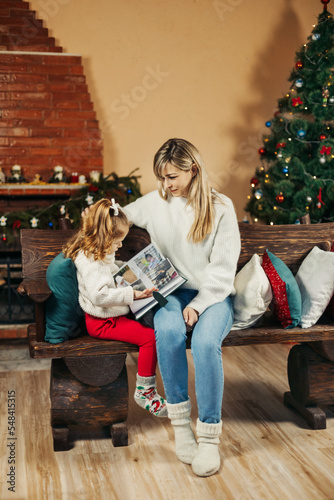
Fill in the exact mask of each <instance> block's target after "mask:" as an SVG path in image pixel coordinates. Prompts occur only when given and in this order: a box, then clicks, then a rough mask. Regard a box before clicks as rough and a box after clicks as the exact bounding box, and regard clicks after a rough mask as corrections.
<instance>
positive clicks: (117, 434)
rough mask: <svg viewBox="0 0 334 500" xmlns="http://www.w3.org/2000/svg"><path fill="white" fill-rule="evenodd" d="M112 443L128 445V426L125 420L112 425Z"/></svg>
mask: <svg viewBox="0 0 334 500" xmlns="http://www.w3.org/2000/svg"><path fill="white" fill-rule="evenodd" d="M110 434H111V439H112V444H113V445H114V446H115V447H118V446H128V444H129V443H128V428H127V425H126V423H125V422H118V423H116V424H112V425H111V426H110Z"/></svg>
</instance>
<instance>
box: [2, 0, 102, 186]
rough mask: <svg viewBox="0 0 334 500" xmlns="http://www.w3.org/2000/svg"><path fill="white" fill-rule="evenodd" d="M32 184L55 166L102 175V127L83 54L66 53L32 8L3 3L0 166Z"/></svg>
mask: <svg viewBox="0 0 334 500" xmlns="http://www.w3.org/2000/svg"><path fill="white" fill-rule="evenodd" d="M14 164H19V165H21V167H22V173H23V176H24V177H25V178H26V179H27V181H28V182H29V181H32V180H33V179H34V175H35V174H36V173H38V174H40V175H41V176H42V180H43V181H48V180H49V178H50V177H51V176H52V173H53V167H54V166H56V165H61V166H63V168H64V171H65V173H66V174H68V175H69V174H70V173H71V172H78V173H79V174H84V175H86V176H88V174H89V172H90V171H91V170H98V171H102V170H103V150H102V139H101V132H100V129H99V124H98V121H97V119H96V113H95V111H94V109H93V104H92V102H91V98H90V94H89V92H88V89H87V85H86V79H85V76H84V69H83V66H82V60H81V57H80V56H79V55H70V54H63V53H62V48H61V47H56V46H55V40H54V38H51V37H49V36H48V30H47V29H46V28H45V27H43V22H42V21H41V20H39V19H36V15H35V12H34V11H31V10H29V3H28V2H24V1H17V0H15V1H5V0H2V1H1V2H0V166H1V167H2V169H3V171H4V172H5V174H6V175H10V169H11V167H12V166H13V165H14Z"/></svg>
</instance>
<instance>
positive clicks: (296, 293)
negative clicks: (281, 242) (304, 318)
mask: <svg viewBox="0 0 334 500" xmlns="http://www.w3.org/2000/svg"><path fill="white" fill-rule="evenodd" d="M262 267H263V269H264V272H265V273H266V275H267V276H268V279H269V281H270V284H271V288H272V291H273V303H274V312H275V315H276V317H277V319H278V320H279V321H280V322H281V323H282V326H283V328H293V327H295V326H297V325H299V323H300V320H301V315H302V297H301V293H300V290H299V286H298V283H297V281H296V279H295V277H294V275H293V274H292V272H291V271H290V269H289V268H288V266H287V265H286V264H285V263H284V262H283V261H282V260H281V259H280V258H279V257H277V256H276V255H274V254H273V253H271V252H269V250H266V251H265V252H264V254H263V259H262Z"/></svg>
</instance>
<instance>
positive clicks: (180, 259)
mask: <svg viewBox="0 0 334 500" xmlns="http://www.w3.org/2000/svg"><path fill="white" fill-rule="evenodd" d="M219 197H220V200H221V201H222V203H220V202H219V201H216V202H215V203H214V208H215V218H214V227H213V231H212V233H211V234H209V235H208V236H207V237H206V238H205V240H204V241H202V242H201V243H192V242H190V241H189V240H188V239H187V235H188V232H189V229H190V227H191V225H192V222H193V218H194V213H193V209H192V208H191V207H190V206H187V205H186V204H187V199H186V198H182V197H175V198H173V197H169V198H168V200H167V201H165V200H163V199H162V198H161V196H160V195H159V193H158V191H152V192H151V193H149V194H147V195H145V196H143V197H141V198H138V199H137V200H136V201H134V202H133V203H130V204H129V205H127V206H126V207H125V208H124V211H125V213H126V215H127V216H128V218H129V219H130V220H131V221H132V222H133V223H134V224H135V225H137V226H139V227H142V228H145V229H146V230H147V231H148V232H149V234H150V236H151V239H152V242H153V243H154V244H155V245H156V246H157V247H158V248H159V249H160V251H161V252H162V254H163V255H164V256H165V257H168V258H169V259H170V260H171V262H172V263H173V264H174V266H175V267H176V269H177V270H178V271H179V273H180V274H181V275H182V276H184V277H185V278H186V279H187V280H188V281H187V282H186V283H185V284H184V285H182V287H185V288H190V289H193V290H198V294H197V295H196V297H195V298H194V299H193V300H192V301H191V302H190V303H189V304H188V305H189V307H192V308H193V309H195V310H196V311H198V312H199V314H201V313H202V312H203V311H204V310H205V309H206V308H207V307H209V306H211V305H212V304H215V303H217V302H221V301H223V300H224V299H225V298H226V297H227V296H229V295H230V294H232V295H234V294H235V289H234V285H233V283H234V278H235V273H236V267H237V262H238V258H239V254H240V234H239V227H238V222H237V218H236V214H235V210H234V207H233V203H232V201H231V200H230V199H229V198H227V197H226V196H224V195H222V194H219Z"/></svg>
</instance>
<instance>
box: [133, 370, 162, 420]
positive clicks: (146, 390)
mask: <svg viewBox="0 0 334 500" xmlns="http://www.w3.org/2000/svg"><path fill="white" fill-rule="evenodd" d="M134 399H135V401H136V403H137V404H138V405H139V406H141V408H144V409H145V410H148V411H149V412H150V413H152V414H153V415H155V416H156V417H167V407H166V401H165V400H164V398H163V397H161V396H159V394H158V393H157V391H156V385H155V375H153V376H152V377H141V376H140V375H138V374H137V384H136V391H135V394H134Z"/></svg>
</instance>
